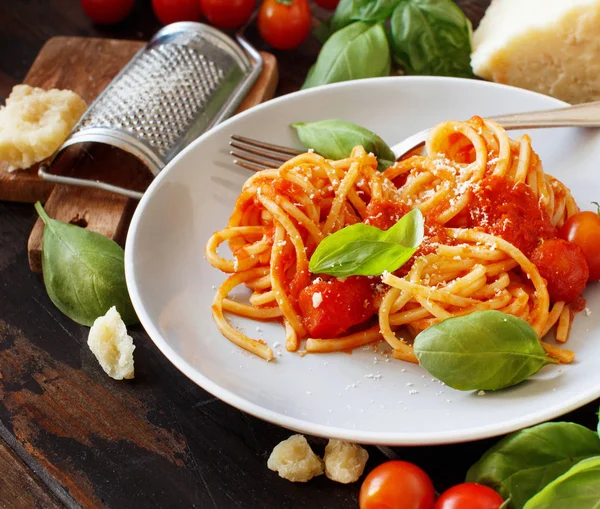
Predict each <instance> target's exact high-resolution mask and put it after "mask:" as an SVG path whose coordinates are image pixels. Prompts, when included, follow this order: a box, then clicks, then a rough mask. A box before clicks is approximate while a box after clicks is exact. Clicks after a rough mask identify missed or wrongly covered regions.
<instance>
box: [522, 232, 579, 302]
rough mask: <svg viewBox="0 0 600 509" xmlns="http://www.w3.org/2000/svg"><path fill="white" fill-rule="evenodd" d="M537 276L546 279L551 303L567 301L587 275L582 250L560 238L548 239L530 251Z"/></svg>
mask: <svg viewBox="0 0 600 509" xmlns="http://www.w3.org/2000/svg"><path fill="white" fill-rule="evenodd" d="M531 261H532V262H533V263H535V265H536V266H537V268H538V270H539V271H540V275H541V276H542V277H543V278H544V279H545V280H546V281H547V285H548V293H549V294H550V299H551V300H552V301H553V302H559V301H565V302H571V301H572V300H573V299H575V298H576V297H577V296H578V295H579V294H580V293H581V292H582V291H583V289H584V288H585V284H586V282H587V280H588V277H589V275H590V271H589V269H588V264H587V260H586V259H585V255H584V253H583V250H582V249H581V248H580V247H579V246H577V245H575V244H573V243H571V242H568V241H566V240H564V239H558V238H556V239H549V240H546V241H544V242H542V243H541V244H540V245H539V246H538V247H536V248H535V249H534V250H533V253H531Z"/></svg>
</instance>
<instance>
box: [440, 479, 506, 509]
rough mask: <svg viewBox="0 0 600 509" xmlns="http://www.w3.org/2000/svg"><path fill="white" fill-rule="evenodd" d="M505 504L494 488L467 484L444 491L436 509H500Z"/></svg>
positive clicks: (472, 483) (471, 483)
mask: <svg viewBox="0 0 600 509" xmlns="http://www.w3.org/2000/svg"><path fill="white" fill-rule="evenodd" d="M503 502H504V500H502V497H501V496H500V495H498V493H496V492H495V491H494V490H493V489H492V488H488V487H487V486H484V485H483V484H477V483H474V482H467V483H463V484H457V485H456V486H453V487H452V488H450V489H448V490H446V491H444V493H442V495H441V496H440V498H438V501H437V502H436V503H435V507H434V509H498V508H499V507H500V506H501V505H502V504H503Z"/></svg>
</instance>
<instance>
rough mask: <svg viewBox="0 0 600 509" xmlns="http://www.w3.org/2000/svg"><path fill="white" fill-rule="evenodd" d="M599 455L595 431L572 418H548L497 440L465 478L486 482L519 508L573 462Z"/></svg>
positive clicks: (598, 442)
mask: <svg viewBox="0 0 600 509" xmlns="http://www.w3.org/2000/svg"><path fill="white" fill-rule="evenodd" d="M598 455H600V440H599V439H598V436H597V435H596V433H594V432H593V431H591V430H589V429H588V428H586V427H584V426H580V425H579V424H575V423H571V422H549V423H545V424H540V425H538V426H534V427H532V428H528V429H524V430H521V431H517V432H515V433H512V434H510V435H508V436H507V437H505V438H503V439H502V440H500V441H499V442H498V443H497V444H496V445H494V446H493V447H492V448H491V449H489V450H488V451H487V452H486V453H485V454H484V455H483V456H482V457H481V459H480V460H479V461H478V462H477V463H475V464H474V465H473V466H472V467H471V468H470V469H469V471H468V472H467V477H466V482H475V483H479V484H485V485H486V486H489V487H490V488H493V489H494V490H496V491H497V492H498V493H499V494H500V495H501V496H502V497H503V498H504V499H510V501H509V502H508V505H507V507H508V508H510V509H521V508H522V507H523V505H525V503H526V502H527V500H529V499H530V498H531V497H532V496H534V495H535V494H536V493H537V492H538V491H540V490H541V489H542V488H543V487H544V486H546V485H547V484H548V483H550V482H552V481H553V480H554V479H556V478H557V477H558V476H560V475H562V474H564V473H565V472H566V471H567V470H569V469H570V468H571V467H572V466H573V465H574V464H575V463H577V462H579V461H581V460H583V459H585V458H589V457H592V456H598Z"/></svg>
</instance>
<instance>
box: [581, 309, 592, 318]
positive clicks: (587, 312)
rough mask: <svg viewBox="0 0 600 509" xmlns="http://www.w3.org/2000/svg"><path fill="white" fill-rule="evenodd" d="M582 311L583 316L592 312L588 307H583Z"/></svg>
mask: <svg viewBox="0 0 600 509" xmlns="http://www.w3.org/2000/svg"><path fill="white" fill-rule="evenodd" d="M583 312H584V313H585V316H590V315H591V314H592V311H591V310H590V308H585V309H584V310H583Z"/></svg>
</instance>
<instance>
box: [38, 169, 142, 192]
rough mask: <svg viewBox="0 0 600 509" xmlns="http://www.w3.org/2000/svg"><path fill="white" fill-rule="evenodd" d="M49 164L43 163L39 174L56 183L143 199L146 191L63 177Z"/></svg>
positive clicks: (97, 181)
mask: <svg viewBox="0 0 600 509" xmlns="http://www.w3.org/2000/svg"><path fill="white" fill-rule="evenodd" d="M47 168H48V166H47V165H44V164H43V165H41V166H40V168H39V170H38V175H39V176H40V177H41V178H43V179H44V180H47V181H49V182H54V183H55V184H66V185H69V186H78V187H92V188H95V189H102V190H104V191H110V192H111V193H117V194H121V195H123V196H127V197H128V198H133V199H134V200H141V199H142V196H144V193H141V192H139V191H133V190H131V189H127V188H126V187H121V186H114V185H112V184H107V183H106V182H101V181H99V180H85V179H79V178H74V177H63V176H62V175H54V174H52V173H48V172H47V171H46V169H47Z"/></svg>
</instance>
